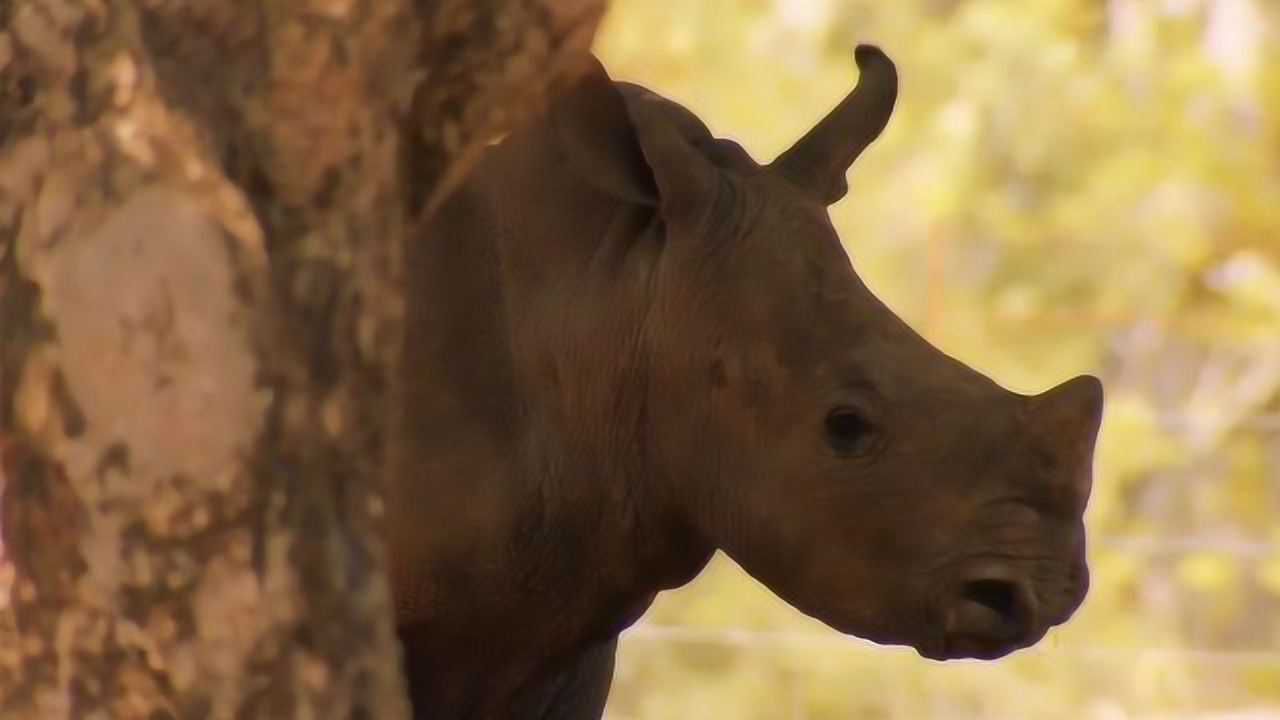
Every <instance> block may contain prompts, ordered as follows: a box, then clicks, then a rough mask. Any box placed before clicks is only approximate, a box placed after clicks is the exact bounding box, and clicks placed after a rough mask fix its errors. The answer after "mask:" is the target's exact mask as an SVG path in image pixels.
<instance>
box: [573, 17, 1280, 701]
mask: <svg viewBox="0 0 1280 720" xmlns="http://www.w3.org/2000/svg"><path fill="white" fill-rule="evenodd" d="M859 41H870V42H875V43H877V44H879V45H881V46H882V47H883V48H884V49H885V50H886V51H887V52H888V53H889V54H890V56H891V57H893V58H894V59H895V60H896V61H897V63H898V66H899V70H900V73H901V75H902V96H901V98H900V100H899V104H898V111H897V113H896V115H895V119H894V121H893V122H892V124H891V125H890V127H889V130H888V132H887V133H886V135H885V136H884V138H883V139H882V140H881V141H880V142H879V143H877V144H876V145H874V146H872V149H871V150H870V151H869V152H868V153H867V154H866V155H864V156H863V159H862V160H860V161H859V162H858V164H856V165H855V166H854V169H853V172H852V174H851V175H850V184H851V190H850V193H849V196H848V197H847V198H846V199H845V200H844V201H843V202H842V203H841V204H840V205H838V206H836V207H835V208H834V209H833V216H834V219H835V221H836V225H837V227H838V228H839V230H840V232H841V235H842V237H843V238H844V239H845V242H846V245H847V247H848V249H849V252H850V253H851V255H852V256H853V259H854V263H855V266H856V267H857V269H858V271H859V273H860V274H861V275H862V277H863V279H864V280H866V281H867V282H868V284H869V285H870V286H871V287H872V289H873V290H875V291H876V292H877V293H878V294H879V295H880V296H881V297H882V298H884V299H885V300H886V301H887V302H888V303H889V305H890V306H891V307H893V308H894V309H895V310H896V311H897V312H898V313H900V314H901V315H902V316H903V317H904V318H905V319H906V320H907V321H908V322H910V323H911V324H912V325H913V326H915V327H916V328H917V329H918V330H920V331H921V332H922V333H924V335H925V336H926V337H928V338H929V339H930V340H931V341H932V342H934V343H935V344H937V345H939V346H940V347H941V348H943V349H944V350H946V351H947V352H949V353H951V354H953V355H955V356H957V357H959V358H960V359H962V360H963V361H965V362H967V363H969V364H971V365H974V366H976V367H978V368H980V369H981V370H983V371H985V372H987V373H989V374H991V375H993V376H995V377H996V378H998V379H999V380H1000V381H1001V382H1002V383H1003V384H1005V385H1006V386H1008V387H1010V388H1012V389H1015V390H1020V391H1024V392H1030V391H1039V390H1043V389H1045V388H1048V387H1049V386H1051V385H1053V384H1055V383H1057V382H1059V381H1061V380H1064V379H1066V378H1068V377H1070V376H1072V375H1075V374H1077V373H1081V372H1094V373H1097V374H1099V375H1100V376H1101V377H1102V378H1103V379H1104V382H1105V383H1106V385H1107V410H1106V418H1105V420H1104V425H1103V437H1102V439H1101V441H1100V447H1099V455H1098V461H1097V473H1098V474H1097V477H1096V480H1095V486H1094V487H1095V490H1094V497H1093V502H1092V505H1091V509H1090V511H1089V514H1088V516H1087V519H1088V524H1089V530H1090V532H1091V541H1090V542H1091V551H1090V555H1091V558H1090V560H1091V566H1092V568H1093V577H1094V584H1093V590H1092V592H1091V594H1090V596H1089V599H1088V600H1087V601H1086V603H1085V605H1084V607H1083V608H1082V610H1081V611H1080V612H1079V613H1078V614H1077V615H1076V616H1075V618H1074V619H1073V620H1072V621H1071V622H1070V623H1068V625H1067V626H1066V627H1064V628H1060V629H1058V630H1057V631H1055V632H1053V633H1051V634H1050V636H1049V637H1048V638H1047V639H1046V640H1045V641H1044V642H1043V643H1042V644H1041V645H1040V646H1038V647H1037V648H1036V649H1033V650H1030V651H1024V652H1022V653H1019V654H1017V655H1015V656H1014V657H1012V658H1008V659H1005V660H1003V661H1000V662H997V663H993V664H984V663H973V662H962V663H949V664H937V663H931V662H928V661H925V660H922V659H921V658H919V657H918V656H916V654H915V653H914V652H913V651H910V650H895V649H886V648H878V647H874V646H871V645H869V644H866V643H863V642H860V641H858V640H854V639H850V638H844V637H841V636H839V635H837V634H836V633H835V632H834V631H831V630H828V629H826V628H825V627H823V626H821V625H819V624H818V623H816V622H814V621H811V620H808V619H807V618H805V617H803V616H801V615H799V614H798V613H797V612H795V611H792V610H790V609H789V608H788V607H787V606H786V605H784V604H783V603H782V602H781V601H779V600H777V599H775V598H773V597H772V596H771V595H770V594H769V593H768V592H767V591H765V590H764V589H763V588H761V587H760V586H759V585H757V584H756V583H755V582H754V581H752V580H751V579H750V578H748V577H747V576H745V575H744V574H743V573H742V572H741V571H740V570H739V569H738V568H737V567H735V566H734V565H733V564H732V563H731V562H730V561H728V560H727V559H725V558H723V557H718V558H717V559H716V560H715V561H714V562H713V564H712V565H711V567H709V568H708V569H707V571H706V572H704V573H703V575H702V576H701V577H700V578H698V579H697V580H696V581H694V583H693V584H692V585H690V586H689V587H687V588H685V589H682V590H679V591H676V592H671V593H667V594H665V595H663V596H662V597H661V598H660V599H659V601H658V602H657V604H656V605H655V606H654V608H653V609H652V610H651V611H650V612H649V613H648V615H646V616H645V618H644V619H643V620H642V621H641V622H640V623H639V624H638V625H637V626H636V627H635V628H633V629H632V630H631V631H629V632H628V633H627V634H626V635H624V638H623V642H622V650H621V654H620V657H619V660H618V670H617V676H616V679H615V682H614V689H613V695H612V699H611V701H610V705H609V710H608V718H609V719H610V720H642V719H643V720H658V719H662V720H666V719H668V718H730V719H732V718H743V719H748V720H749V719H754V718H770V719H772V718H779V719H783V720H786V719H795V720H818V719H819V718H822V719H828V718H854V719H858V720H862V719H867V720H870V719H879V720H898V719H906V718H910V719H912V720H929V719H934V720H953V719H954V720H959V719H961V718H972V719H979V718H981V719H984V720H986V719H994V718H1000V719H1004V718H1046V719H1053V718H1064V719H1065V718H1071V719H1072V720H1077V719H1081V718H1083V719H1086V720H1130V719H1133V720H1138V719H1141V720H1154V719H1156V718H1160V719H1172V718H1187V719H1191V718H1195V719H1197V720H1208V719H1209V718H1213V719H1216V720H1228V719H1231V720H1246V719H1248V720H1263V719H1267V720H1271V719H1280V2H1276V1H1275V0H1036V1H1035V2H1010V1H1009V0H970V1H960V0H891V1H886V0H880V1H879V2H869V1H864V0H612V7H611V11H610V15H609V17H608V20H607V22H606V25H605V27H604V29H603V31H602V33H601V36H600V37H599V40H598V45H597V49H598V52H599V54H600V56H601V57H602V58H603V60H604V61H605V63H606V65H607V66H608V67H609V69H610V71H611V72H612V73H613V74H614V75H615V76H616V77H618V78H621V79H628V80H634V81H638V82H641V83H642V84H645V85H647V86H649V87H651V88H653V89H655V90H658V91H659V92H661V93H663V94H666V95H668V96H670V97H672V98H674V99H676V100H679V101H680V102H682V103H684V104H685V105H687V106H688V107H689V108H691V109H693V110H694V111H695V112H696V113H697V114H699V115H700V116H701V117H702V118H703V119H704V120H705V121H706V122H707V123H708V124H709V125H710V126H711V128H712V130H713V131H714V132H716V133H717V134H720V135H724V136H730V137H733V138H735V139H737V140H739V141H740V142H741V143H743V145H744V146H745V147H747V148H748V149H749V150H750V151H751V152H752V153H753V154H754V155H755V156H756V158H757V159H758V160H762V161H763V160H768V159H770V158H772V157H773V156H774V155H775V154H776V153H778V152H779V151H781V150H782V149H784V148H785V147H786V146H787V145H788V144H790V143H791V141H792V140H794V139H795V138H797V137H799V136H800V134H801V133H802V132H803V131H804V130H806V129H808V128H809V127H810V126H811V125H812V124H813V123H814V122H816V121H817V120H818V119H819V118H820V117H821V116H822V115H823V114H824V113H825V112H826V111H827V110H828V109H829V108H830V107H831V106H832V105H834V103H835V102H837V101H838V100H839V99H840V98H842V97H843V96H844V95H845V94H846V93H847V92H848V90H849V89H850V88H851V87H852V85H853V83H854V80H855V78H856V71H855V68H854V65H853V60H852V50H853V47H854V45H855V44H856V43H857V42H859Z"/></svg>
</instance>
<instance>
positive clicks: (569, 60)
mask: <svg viewBox="0 0 1280 720" xmlns="http://www.w3.org/2000/svg"><path fill="white" fill-rule="evenodd" d="M601 3H602V0H486V1H484V2H476V1H470V0H437V1H434V2H432V1H427V0H419V1H418V2H412V1H411V0H275V1H274V2H269V3H260V2H257V1H256V0H253V1H251V0H187V1H185V2H183V1H179V0H168V1H166V0H137V1H136V2H130V1H125V0H117V1H114V2H113V1H111V0H15V1H14V2H11V3H4V4H0V483H3V497H2V499H0V532H2V537H3V540H4V548H3V549H4V555H5V557H6V558H7V560H8V561H11V562H12V566H11V568H8V569H6V568H5V567H3V562H2V561H0V718H42V719H48V720H55V719H58V718H148V719H150V720H154V719H156V718H165V717H174V718H185V717H192V718H195V717H200V718H232V717H235V718H273V719H275V718H330V717H332V718H339V717H342V718H346V717H352V718H355V717H365V718H380V719H382V718H388V719H394V718H400V717H406V716H407V708H406V704H405V701H404V695H403V689H402V680H401V678H400V676H399V670H398V663H397V652H396V648H395V639H394V632H393V627H392V620H391V614H390V610H389V601H388V597H387V586H386V582H385V578H384V576H383V552H382V549H381V548H380V546H379V542H378V540H377V532H376V530H377V523H378V517H379V515H380V513H381V500H380V495H379V492H378V488H379V484H380V477H381V473H382V472H384V458H385V456H386V454H387V452H388V451H389V447H388V443H389V442H391V441H392V438H393V435H392V434H391V433H390V432H389V430H390V426H389V424H388V419H389V418H390V417H392V413H393V412H394V403H395V401H396V398H397V392H396V390H397V387H398V374H397V358H398V352H399V347H400V343H401V337H402V328H401V318H402V317H403V306H404V302H405V299H404V297H403V294H402V291H401V288H402V278H401V276H400V273H401V263H400V258H401V257H402V252H403V246H404V243H405V242H409V241H415V242H416V241H422V239H423V238H421V237H420V233H418V232H417V231H416V230H415V228H417V227H418V226H419V223H420V219H421V216H422V214H423V212H424V210H423V209H424V208H425V209H426V211H429V210H430V209H431V208H433V207H434V206H435V204H436V203H438V202H439V200H440V199H441V198H442V197H444V195H445V194H447V192H448V191H449V190H450V189H452V188H453V187H455V186H456V184H457V182H458V180H460V179H461V178H462V177H463V175H464V173H465V172H466V169H467V168H468V167H469V166H470V163H471V162H472V161H473V160H474V158H475V157H476V155H477V154H478V153H479V151H480V150H481V149H482V148H483V146H484V144H485V142H487V141H488V140H490V139H492V138H493V137H495V136H497V135H500V134H501V133H503V132H505V131H507V130H509V129H510V128H511V127H512V126H513V125H514V124H515V123H516V122H518V121H520V120H521V119H522V118H524V117H527V116H528V114H529V113H531V112H534V111H536V110H537V109H538V108H539V107H540V106H541V105H542V104H544V103H545V101H546V99H547V98H548V97H550V96H551V95H552V94H553V93H554V92H556V91H557V89H558V88H560V87H563V86H564V85H565V84H567V83H568V82H569V81H571V79H572V78H573V77H574V75H575V74H576V72H577V71H578V70H579V69H581V67H583V65H582V61H583V60H584V59H585V57H586V53H587V49H588V46H589V43H590V40H591V37H592V35H593V33H594V29H595V26H596V24H597V22H598V20H599V17H600V14H601V12H602V7H601ZM452 240H453V239H450V238H437V239H436V241H452ZM6 573H8V574H11V580H12V586H11V588H10V592H9V593H8V598H7V603H6V602H5V601H4V600H5V599H4V598H3V594H4V583H5V581H6V578H7V577H9V576H8V575H7V574H6Z"/></svg>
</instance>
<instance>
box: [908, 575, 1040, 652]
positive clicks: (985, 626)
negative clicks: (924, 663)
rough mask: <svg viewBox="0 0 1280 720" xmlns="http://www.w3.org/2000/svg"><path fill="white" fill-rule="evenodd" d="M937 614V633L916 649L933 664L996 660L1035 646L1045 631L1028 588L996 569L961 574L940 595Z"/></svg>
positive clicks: (1019, 580)
mask: <svg viewBox="0 0 1280 720" xmlns="http://www.w3.org/2000/svg"><path fill="white" fill-rule="evenodd" d="M939 610H940V613H939V620H940V626H941V633H940V634H939V636H938V637H937V638H936V639H935V641H934V642H933V643H929V644H928V645H927V646H926V647H922V648H919V652H920V654H921V655H923V656H924V657H927V658H929V659H932V660H957V659H965V658H973V659H978V660H995V659H997V658H1001V657H1004V656H1005V655H1008V654H1009V653H1012V652H1014V651H1016V650H1021V649H1023V648H1026V647H1030V646H1031V645H1034V644H1035V643H1037V642H1039V640H1040V639H1041V638H1042V637H1044V634H1045V632H1047V631H1048V624H1049V623H1046V622H1044V620H1045V618H1042V617H1041V612H1040V608H1039V603H1038V602H1037V600H1036V595H1035V593H1034V592H1033V590H1032V588H1031V586H1030V583H1028V582H1027V581H1026V580H1025V579H1023V578H1021V577H1018V576H1017V575H1016V574H1015V573H1013V572H1012V571H1011V570H1009V569H1007V568H1002V567H998V566H991V565H984V566H980V567H975V568H972V569H970V570H969V571H968V572H965V573H964V574H963V575H962V576H961V578H960V579H959V580H958V582H955V583H954V584H952V585H951V586H950V587H949V588H948V590H947V591H946V592H945V593H944V594H943V597H942V602H941V606H940V607H939ZM1055 624H1056V623H1055Z"/></svg>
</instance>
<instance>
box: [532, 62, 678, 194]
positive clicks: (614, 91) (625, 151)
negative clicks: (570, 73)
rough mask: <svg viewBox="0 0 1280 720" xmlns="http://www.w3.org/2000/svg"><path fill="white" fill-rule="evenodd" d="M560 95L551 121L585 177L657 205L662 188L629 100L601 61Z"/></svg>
mask: <svg viewBox="0 0 1280 720" xmlns="http://www.w3.org/2000/svg"><path fill="white" fill-rule="evenodd" d="M590 63H591V68H590V69H589V70H588V71H587V72H586V73H585V74H584V75H583V77H582V79H581V80H580V81H579V82H578V84H577V85H575V86H574V87H573V89H571V90H569V91H568V92H566V93H565V94H564V95H563V96H561V97H560V98H559V99H557V100H556V101H555V104H554V105H553V107H552V109H551V127H552V132H553V133H554V134H555V138H556V144H557V145H558V146H559V149H560V151H561V152H562V153H563V154H564V156H565V160H566V161H567V162H568V165H569V167H570V169H572V170H573V171H574V172H575V173H576V174H577V175H578V176H579V177H580V178H582V179H583V180H584V181H586V182H587V183H588V184H590V185H592V186H594V187H595V188H596V189H598V190H601V191H603V192H604V193H605V194H606V195H609V196H610V197H614V198H617V199H619V200H625V201H628V202H633V203H639V204H644V205H655V204H657V199H658V188H657V184H656V183H655V181H654V178H653V173H652V172H651V171H650V170H649V165H648V162H647V161H646V160H645V156H644V153H643V152H642V151H641V149H640V143H639V141H638V140H637V138H636V131H635V127H634V125H633V124H632V122H631V115H630V112H629V111H628V109H627V103H626V101H625V100H623V98H622V94H621V93H620V92H619V91H618V87H617V85H616V84H615V83H614V81H613V80H612V79H610V78H609V75H608V73H606V72H605V70H604V67H603V66H602V65H601V64H600V61H598V60H596V59H595V58H591V60H590Z"/></svg>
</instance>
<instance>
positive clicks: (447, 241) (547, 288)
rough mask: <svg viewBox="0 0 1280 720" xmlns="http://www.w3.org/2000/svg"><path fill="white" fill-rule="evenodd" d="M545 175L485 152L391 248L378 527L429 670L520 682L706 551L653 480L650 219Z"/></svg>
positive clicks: (633, 608)
mask: <svg viewBox="0 0 1280 720" xmlns="http://www.w3.org/2000/svg"><path fill="white" fill-rule="evenodd" d="M529 145H530V144H529V143H525V144H524V146H525V147H528V146H529ZM535 145H536V144H535ZM554 167H555V163H554V162H553V161H552V160H550V159H548V158H545V157H537V156H529V155H526V154H516V153H514V152H506V151H503V150H499V151H498V152H495V153H493V154H492V155H491V156H490V157H489V158H488V159H487V160H486V161H485V162H484V163H482V164H481V165H480V167H478V168H477V170H476V171H475V178H474V179H473V180H472V181H470V182H468V184H467V185H466V186H465V187H464V188H462V189H461V190H460V191H459V192H458V193H457V194H456V196H455V197H454V198H453V199H452V200H451V201H450V202H448V203H447V204H446V206H445V207H444V208H442V209H441V211H440V212H439V214H438V216H437V217H436V219H435V220H433V222H432V224H431V225H430V226H429V227H428V228H426V230H425V232H424V233H423V235H422V236H421V237H420V238H418V240H417V242H415V243H413V244H411V246H410V248H409V250H408V253H407V256H408V272H407V277H408V281H407V292H408V296H409V303H408V311H407V320H406V327H407V338H406V348H405V356H404V366H405V368H406V387H405V391H404V393H403V395H404V406H403V409H402V411H401V413H402V414H401V418H400V420H399V421H398V423H397V428H398V432H399V433H400V437H399V439H398V440H397V441H395V442H393V448H394V449H393V465H392V467H393V468H394V470H393V473H392V479H391V481H390V483H389V489H388V503H387V507H388V518H387V522H386V534H387V541H388V545H389V547H390V550H391V552H390V555H391V564H392V576H393V577H392V580H393V586H394V590H395V594H396V603H397V617H398V620H399V623H400V625H401V627H402V629H403V628H406V627H410V628H413V630H414V636H415V637H416V638H418V640H416V642H418V643H419V644H420V645H421V648H420V649H421V652H422V653H423V654H425V655H438V656H441V657H446V658H447V663H448V667H451V668H456V671H450V672H449V673H447V674H445V675H442V678H443V679H442V682H445V679H447V678H448V677H457V678H465V677H468V676H469V677H473V678H474V677H486V676H488V677H497V676H499V675H502V674H504V673H506V674H509V675H510V678H511V679H510V682H511V683H518V682H525V681H526V680H527V678H523V675H522V674H527V673H528V672H533V670H532V669H531V668H536V667H542V666H545V665H546V660H547V658H549V657H557V656H560V655H564V656H568V655H571V654H572V653H574V652H577V651H579V650H580V649H581V648H583V647H585V646H587V645H589V644H591V643H595V642H599V640H600V639H601V638H604V637H609V636H612V635H616V634H617V633H618V632H619V631H620V630H621V629H623V628H625V627H626V626H627V625H629V624H630V623H631V622H634V620H635V619H636V618H638V617H639V615H640V613H642V612H643V611H644V609H645V608H647V607H648V604H649V603H650V602H651V601H652V599H653V596H654V595H655V594H656V593H657V592H658V591H659V590H661V589H663V588H665V587H671V586H674V585H678V584H682V583H683V582H686V581H687V580H689V579H690V578H692V576H693V575H694V574H695V573H696V572H697V571H698V570H699V569H700V568H701V567H702V565H703V564H705V562H706V560H707V559H708V558H709V556H710V548H709V547H707V546H706V545H705V544H704V543H702V542H701V541H700V540H698V539H697V538H696V536H694V535H693V534H692V533H690V532H689V531H688V530H687V529H686V528H685V527H684V526H683V525H681V524H680V523H679V522H676V521H675V520H674V519H673V517H672V516H671V514H669V513H667V512H666V511H665V508H664V507H662V506H659V505H658V504H656V503H655V501H654V498H655V497H656V494H655V493H654V492H653V491H652V483H653V481H654V479H655V478H660V477H662V475H663V473H662V469H661V468H659V467H656V466H655V465H654V463H653V461H652V458H651V457H650V450H649V447H650V443H649V438H650V437H651V433H652V429H653V427H652V423H653V422H655V419H653V418H651V417H650V412H649V407H648V402H647V397H646V394H647V392H648V383H647V373H648V367H647V363H648V361H647V356H646V352H647V351H646V341H645V334H644V331H643V328H644V326H645V321H646V315H647V313H648V312H649V292H650V287H649V285H650V283H651V282H652V268H653V266H654V263H656V261H657V254H658V253H659V252H660V249H659V248H660V245H661V244H660V242H658V241H659V240H660V238H659V237H657V236H656V235H655V233H656V232H657V228H656V227H654V226H653V224H652V222H651V217H649V216H648V215H647V214H646V213H645V212H642V211H637V210H633V209H628V208H625V207H620V206H617V205H614V204H611V203H609V202H606V201H605V199H604V198H603V197H601V196H599V195H592V194H591V191H590V190H589V189H588V188H586V187H584V186H581V185H578V184H575V182H574V181H573V179H572V178H567V177H562V176H558V175H557V174H556V173H554V172H551V173H548V170H547V168H554ZM555 203H567V204H568V205H565V206H564V207H560V208H559V209H555V210H554V211H551V212H540V210H539V208H547V207H551V206H552V205H553V204H555ZM566 217H569V218H573V222H572V223H571V224H570V225H568V226H565V225H564V224H563V223H564V220H563V219H564V218H566ZM468 673H471V674H470V675H468ZM522 678H523V679H522ZM495 682H496V681H495ZM486 692H492V684H489V687H488V689H487V690H486ZM464 694H465V692H464ZM465 700H466V698H459V700H458V701H459V702H464V701H465Z"/></svg>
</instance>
